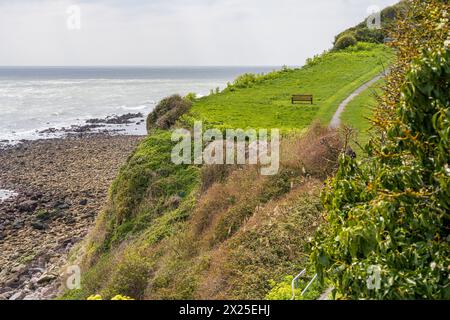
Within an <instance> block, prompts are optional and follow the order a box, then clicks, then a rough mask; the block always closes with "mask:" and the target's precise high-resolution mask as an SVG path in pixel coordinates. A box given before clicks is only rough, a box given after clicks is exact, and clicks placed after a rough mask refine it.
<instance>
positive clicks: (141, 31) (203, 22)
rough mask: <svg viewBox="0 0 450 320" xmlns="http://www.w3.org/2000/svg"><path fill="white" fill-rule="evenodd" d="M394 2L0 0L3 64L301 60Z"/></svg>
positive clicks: (0, 55) (295, 62) (0, 58)
mask: <svg viewBox="0 0 450 320" xmlns="http://www.w3.org/2000/svg"><path fill="white" fill-rule="evenodd" d="M396 2H397V1H396V0H313V1H309V0H147V1H144V0H81V1H71V0H14V1H9V0H8V1H7V0H0V65H3V66H12V65H28V66H30V65H46V66H50V65H57V66H69V65H70V66H72V65H73V66H76V65H110V66H112V65H151V66H156V65H271V66H278V65H284V64H286V65H301V64H303V63H304V61H305V59H306V58H307V57H310V56H312V55H314V54H317V53H320V52H322V51H323V50H325V49H328V48H330V47H331V45H332V41H333V39H334V36H335V35H336V34H337V33H339V32H340V31H342V30H344V29H346V28H347V27H350V26H353V25H355V24H356V23H359V22H361V21H362V20H363V19H364V18H365V17H366V16H367V9H368V8H369V7H370V6H373V5H376V6H379V7H381V8H383V7H385V6H388V5H392V4H394V3H396ZM71 5H78V7H79V8H80V9H81V29H79V30H77V29H75V30H70V29H69V28H68V27H67V21H68V19H69V18H70V15H69V14H68V13H67V9H68V7H70V6H71ZM72 17H73V16H72ZM74 21H75V24H73V22H74ZM70 22H72V24H71V26H75V27H76V19H75V20H74V19H72V20H70Z"/></svg>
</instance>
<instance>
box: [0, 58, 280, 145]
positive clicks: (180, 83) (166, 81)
mask: <svg viewBox="0 0 450 320" xmlns="http://www.w3.org/2000/svg"><path fill="white" fill-rule="evenodd" d="M279 68H280V67H276V66H253V67H252V66H0V112H1V117H0V140H1V141H3V143H5V142H6V143H14V142H15V141H19V140H34V139H40V138H51V137H54V135H52V134H43V133H42V131H43V130H46V129H49V128H55V129H61V128H67V127H70V126H72V125H82V124H84V123H85V122H86V120H88V119H93V118H104V117H107V116H113V115H119V116H120V115H123V114H127V113H142V114H143V115H144V116H145V115H146V114H148V113H149V112H151V111H152V110H153V108H154V106H155V105H156V104H157V103H158V101H160V100H161V99H162V98H164V97H166V96H169V95H171V94H176V93H178V94H181V95H185V94H187V93H190V92H194V93H196V94H197V95H199V96H204V95H207V94H209V92H210V90H211V89H213V90H215V88H217V87H219V88H221V89H223V88H224V87H225V86H226V84H227V82H231V81H233V80H234V79H235V78H236V77H237V76H239V75H241V74H243V73H248V72H251V73H267V72H270V71H273V70H277V69H279ZM126 133H131V134H145V124H144V123H142V122H141V123H139V124H136V125H134V126H133V128H131V129H129V130H126Z"/></svg>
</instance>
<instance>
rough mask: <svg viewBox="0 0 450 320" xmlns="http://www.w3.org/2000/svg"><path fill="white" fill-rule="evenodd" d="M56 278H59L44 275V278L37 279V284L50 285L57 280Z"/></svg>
mask: <svg viewBox="0 0 450 320" xmlns="http://www.w3.org/2000/svg"><path fill="white" fill-rule="evenodd" d="M56 278H57V276H56V275H54V274H51V273H44V274H43V275H42V276H40V277H39V279H37V281H36V283H37V284H40V285H42V284H45V283H48V282H50V281H52V280H55V279H56Z"/></svg>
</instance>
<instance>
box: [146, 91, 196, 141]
mask: <svg viewBox="0 0 450 320" xmlns="http://www.w3.org/2000/svg"><path fill="white" fill-rule="evenodd" d="M190 98H192V97H190ZM191 106H192V102H191V101H190V100H187V99H183V98H182V97H181V96H179V95H173V96H170V97H168V98H165V99H163V100H161V102H160V103H159V104H158V105H157V106H156V108H155V110H153V112H151V113H150V114H149V115H148V117H147V131H148V132H150V131H151V130H152V129H154V128H159V129H169V128H171V127H172V126H173V125H174V124H175V123H176V121H177V120H178V119H179V118H180V117H181V116H182V115H183V114H185V113H186V112H188V111H189V109H190V108H191Z"/></svg>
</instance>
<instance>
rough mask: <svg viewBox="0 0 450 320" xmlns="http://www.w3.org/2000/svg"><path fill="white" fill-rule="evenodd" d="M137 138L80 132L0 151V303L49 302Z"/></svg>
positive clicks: (134, 136)
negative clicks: (1, 195)
mask: <svg viewBox="0 0 450 320" xmlns="http://www.w3.org/2000/svg"><path fill="white" fill-rule="evenodd" d="M143 137H145V136H142V135H124V134H117V133H114V132H109V133H92V132H83V133H78V134H68V135H67V136H66V137H61V138H52V139H39V140H34V141H25V142H22V143H20V144H17V145H10V146H7V147H6V148H0V189H3V190H8V191H12V192H15V193H17V195H16V196H13V197H10V198H7V199H6V200H4V201H1V202H0V252H2V255H1V256H0V300H2V299H3V300H5V299H9V300H21V299H51V298H53V297H54V296H55V295H56V294H57V290H58V287H59V285H60V281H58V279H59V278H60V274H59V272H60V270H59V269H60V268H61V267H62V266H64V265H65V263H66V259H67V253H68V252H69V250H70V249H71V248H72V247H73V245H75V244H76V243H78V242H79V241H80V240H82V239H83V238H84V236H85V235H86V234H87V233H88V231H89V229H90V228H91V227H92V226H93V224H94V221H95V218H96V216H97V214H98V212H99V211H100V210H101V208H102V207H103V205H104V204H105V201H106V200H107V194H108V189H109V186H110V184H111V182H112V181H113V179H114V178H115V177H116V175H117V171H118V170H119V168H120V167H121V166H122V165H123V164H124V163H125V161H126V159H127V158H128V156H129V154H130V153H131V152H132V151H133V150H134V148H135V147H136V145H137V144H138V143H139V142H140V141H141V140H142V139H143Z"/></svg>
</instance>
